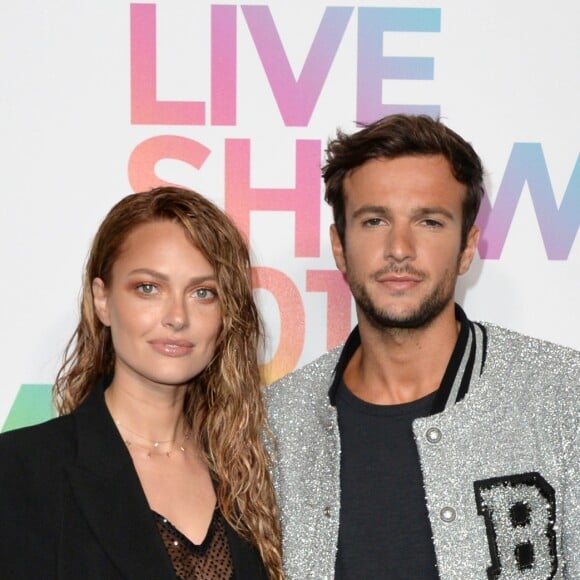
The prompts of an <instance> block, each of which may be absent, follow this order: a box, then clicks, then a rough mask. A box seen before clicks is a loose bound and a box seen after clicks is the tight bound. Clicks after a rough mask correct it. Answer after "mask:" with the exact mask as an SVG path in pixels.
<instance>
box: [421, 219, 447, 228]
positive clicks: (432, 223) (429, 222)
mask: <svg viewBox="0 0 580 580" xmlns="http://www.w3.org/2000/svg"><path fill="white" fill-rule="evenodd" d="M423 223H424V224H425V225H426V226H428V227H430V228H440V227H441V226H442V225H443V224H442V223H441V222H439V221H437V220H423Z"/></svg>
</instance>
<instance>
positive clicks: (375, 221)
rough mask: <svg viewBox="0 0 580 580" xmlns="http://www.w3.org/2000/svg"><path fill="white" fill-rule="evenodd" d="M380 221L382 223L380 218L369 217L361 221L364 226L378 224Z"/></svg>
mask: <svg viewBox="0 0 580 580" xmlns="http://www.w3.org/2000/svg"><path fill="white" fill-rule="evenodd" d="M382 223H383V219H382V218H369V219H366V220H365V221H364V222H363V224H364V225H365V226H370V227H374V226H380V225H381V224H382Z"/></svg>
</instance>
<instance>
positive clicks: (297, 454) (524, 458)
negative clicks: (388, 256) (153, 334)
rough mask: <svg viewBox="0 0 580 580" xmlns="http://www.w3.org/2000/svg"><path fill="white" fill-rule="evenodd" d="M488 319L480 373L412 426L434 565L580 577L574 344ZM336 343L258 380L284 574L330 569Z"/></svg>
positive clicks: (479, 575) (335, 507) (442, 570)
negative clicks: (277, 375)
mask: <svg viewBox="0 0 580 580" xmlns="http://www.w3.org/2000/svg"><path fill="white" fill-rule="evenodd" d="M485 328H486V330H487V357H486V362H485V367H484V371H483V373H482V374H481V376H478V377H476V378H475V379H474V380H473V381H472V384H471V385H470V388H469V392H468V393H467V395H466V397H465V398H464V399H463V400H462V401H459V402H457V403H454V404H452V405H451V406H448V407H447V408H446V409H445V410H444V411H443V412H441V413H438V414H436V415H433V416H430V417H427V418H422V419H417V420H415V422H414V424H413V430H414V434H415V439H416V444H417V447H418V450H419V456H420V461H421V469H422V472H423V478H424V485H425V495H426V502H427V509H428V513H429V519H430V522H431V528H432V531H433V542H434V546H435V552H436V556H437V566H438V570H439V575H440V577H441V578H442V579H444V580H447V579H449V580H451V579H454V580H471V579H473V580H476V579H482V580H484V579H486V580H487V579H488V578H499V579H504V578H505V579H518V580H520V579H521V580H524V579H525V580H539V579H544V578H560V579H570V580H572V579H575V580H579V579H580V538H579V535H580V497H579V496H580V469H579V425H578V423H579V421H578V416H579V413H578V411H579V399H578V393H579V389H578V387H579V386H580V353H579V352H576V351H573V350H571V349H567V348H564V347H560V346H556V345H554V344H551V343H548V342H544V341H540V340H537V339H533V338H529V337H526V336H523V335H521V334H518V333H515V332H512V331H509V330H506V329H503V328H500V327H498V326H494V325H490V324H486V325H485ZM340 352H341V347H337V348H336V349H334V350H332V351H331V352H329V353H327V354H325V355H323V356H321V357H320V358H318V359H317V360H315V361H314V362H312V363H310V364H308V365H307V366H305V367H303V368H301V369H299V370H297V371H295V372H293V373H291V374H289V375H287V376H286V377H284V378H282V379H280V380H279V381H277V382H275V383H273V384H272V385H270V386H269V387H266V389H265V399H266V405H267V409H268V417H269V424H270V429H271V431H272V434H273V444H274V446H275V450H274V453H275V463H274V467H273V472H272V476H273V480H274V485H275V489H276V493H277V498H278V502H279V506H280V510H281V522H282V531H283V557H284V567H285V572H286V577H287V578H288V580H306V579H331V578H333V577H334V566H335V559H336V549H337V542H338V526H339V510H340V438H339V431H338V424H337V416H336V409H335V407H333V406H332V405H331V404H330V401H329V397H328V390H329V387H330V384H331V382H332V380H333V374H334V370H335V365H336V363H337V360H338V358H339V355H340ZM518 558H519V559H518ZM530 560H531V563H530ZM526 562H527V564H526Z"/></svg>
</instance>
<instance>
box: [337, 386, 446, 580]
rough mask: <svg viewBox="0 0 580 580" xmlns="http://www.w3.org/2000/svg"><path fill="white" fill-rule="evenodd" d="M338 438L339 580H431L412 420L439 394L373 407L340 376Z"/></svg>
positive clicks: (429, 544) (429, 410)
mask: <svg viewBox="0 0 580 580" xmlns="http://www.w3.org/2000/svg"><path fill="white" fill-rule="evenodd" d="M336 394H337V397H336V407H337V412H338V426H339V430H340V439H341V465H340V483H341V498H340V527H339V534H338V552H337V558H336V570H335V573H336V576H335V577H336V579H337V580H366V579H373V580H374V579H377V580H380V579H383V578H384V579H389V580H399V579H400V580H415V579H416V580H432V579H433V580H435V579H438V578H439V575H438V573H437V568H436V559H435V551H434V548H433V541H432V534H431V526H430V523H429V519H428V516H427V507H426V504H425V490H424V488H423V477H422V474H421V469H420V464H419V456H418V452H417V447H416V445H415V440H414V437H413V431H412V422H413V420H414V419H416V418H418V417H425V416H428V415H430V414H431V413H432V409H433V401H434V399H435V395H436V393H432V394H430V395H428V396H426V397H423V398H422V399H419V400H417V401H413V402H411V403H405V404H401V405H374V404H371V403H367V402H365V401H362V400H361V399H359V398H357V397H356V396H355V395H353V394H352V393H351V392H350V391H349V390H348V388H347V387H346V386H345V384H344V383H343V382H342V381H340V383H339V385H338V389H337V393H336Z"/></svg>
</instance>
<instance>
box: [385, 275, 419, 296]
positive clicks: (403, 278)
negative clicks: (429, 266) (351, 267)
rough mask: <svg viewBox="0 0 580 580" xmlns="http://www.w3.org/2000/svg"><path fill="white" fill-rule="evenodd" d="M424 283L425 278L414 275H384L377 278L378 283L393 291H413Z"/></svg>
mask: <svg viewBox="0 0 580 580" xmlns="http://www.w3.org/2000/svg"><path fill="white" fill-rule="evenodd" d="M422 281H423V278H422V277H420V276H416V275H413V274H393V273H392V272H391V273H388V274H383V275H382V276H378V277H377V282H378V283H379V284H381V285H382V286H385V287H387V288H389V289H391V290H395V291H399V292H400V291H404V290H412V289H413V288H415V287H416V286H417V285H418V284H420V283H421V282H422Z"/></svg>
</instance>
